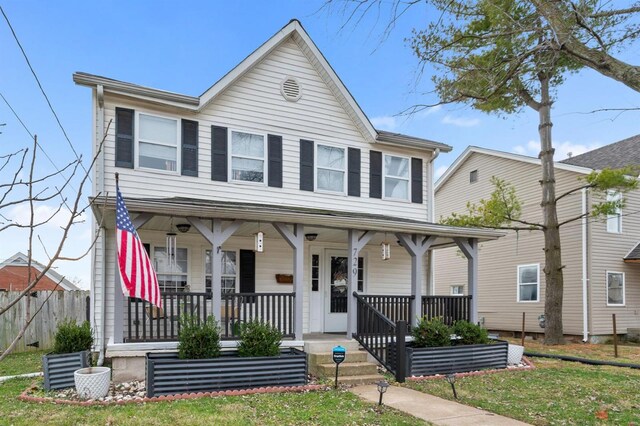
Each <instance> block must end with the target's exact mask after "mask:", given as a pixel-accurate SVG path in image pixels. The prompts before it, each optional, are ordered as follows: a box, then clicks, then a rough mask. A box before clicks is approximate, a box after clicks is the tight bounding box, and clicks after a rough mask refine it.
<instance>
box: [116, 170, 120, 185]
mask: <svg viewBox="0 0 640 426" xmlns="http://www.w3.org/2000/svg"><path fill="white" fill-rule="evenodd" d="M119 183H120V173H118V172H116V186H118V185H119Z"/></svg>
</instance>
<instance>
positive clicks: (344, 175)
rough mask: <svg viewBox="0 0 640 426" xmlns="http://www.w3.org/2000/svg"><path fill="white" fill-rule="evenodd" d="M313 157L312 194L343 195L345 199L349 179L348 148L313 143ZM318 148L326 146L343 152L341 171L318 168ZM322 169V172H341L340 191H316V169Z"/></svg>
mask: <svg viewBox="0 0 640 426" xmlns="http://www.w3.org/2000/svg"><path fill="white" fill-rule="evenodd" d="M313 145H314V146H313V155H314V161H313V191H314V192H318V193H321V194H332V195H336V194H337V195H344V196H345V197H346V196H347V185H348V177H349V158H348V156H347V155H348V149H347V148H348V147H346V146H340V145H336V144H331V143H324V142H323V143H319V142H315V143H314V144H313ZM320 146H326V147H330V148H337V149H341V150H342V151H343V152H344V166H343V169H342V170H341V169H338V168H332V167H324V166H318V148H319V147H320ZM319 168H320V169H323V170H331V171H334V172H342V191H332V190H330V189H318V169H319Z"/></svg>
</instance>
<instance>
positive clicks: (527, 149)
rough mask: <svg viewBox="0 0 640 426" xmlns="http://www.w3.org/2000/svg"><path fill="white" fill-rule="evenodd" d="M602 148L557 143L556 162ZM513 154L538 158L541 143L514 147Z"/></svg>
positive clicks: (590, 145)
mask: <svg viewBox="0 0 640 426" xmlns="http://www.w3.org/2000/svg"><path fill="white" fill-rule="evenodd" d="M601 146H602V144H601V143H598V142H595V143H591V144H580V143H573V142H571V141H564V142H556V143H554V146H553V147H554V148H555V150H556V152H555V155H554V159H555V160H556V161H560V160H564V159H566V158H569V156H576V155H580V154H584V153H585V152H587V151H591V150H594V149H596V148H600V147H601ZM513 152H515V153H516V154H522V155H530V156H532V157H537V156H538V154H539V153H540V142H539V141H535V140H530V141H529V142H527V143H526V145H516V146H514V147H513Z"/></svg>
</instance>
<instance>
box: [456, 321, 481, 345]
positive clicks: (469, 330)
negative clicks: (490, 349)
mask: <svg viewBox="0 0 640 426" xmlns="http://www.w3.org/2000/svg"><path fill="white" fill-rule="evenodd" d="M451 331H452V332H453V334H455V335H456V336H458V343H460V344H462V345H481V344H487V343H489V341H490V340H489V332H488V331H487V330H486V329H484V328H482V327H480V326H479V325H477V324H473V323H471V322H469V321H462V320H461V321H456V322H455V323H453V328H452V330H451Z"/></svg>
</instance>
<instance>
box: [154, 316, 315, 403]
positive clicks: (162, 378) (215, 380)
mask: <svg viewBox="0 0 640 426" xmlns="http://www.w3.org/2000/svg"><path fill="white" fill-rule="evenodd" d="M180 321H181V327H180V337H179V342H178V352H174V353H148V354H147V372H146V385H147V396H148V397H153V396H157V395H172V394H177V393H185V392H214V391H221V390H232V389H249V388H258V387H264V386H296V385H305V384H307V356H306V354H305V353H304V352H302V351H298V350H296V349H293V348H291V349H285V350H283V349H281V348H280V342H281V339H282V334H281V333H280V331H278V330H277V329H276V328H274V327H272V326H271V325H269V324H266V323H262V322H257V321H249V322H247V323H244V324H242V325H241V326H240V340H239V342H238V347H237V349H236V350H230V351H224V352H223V351H221V348H220V336H219V332H218V326H217V323H216V321H215V320H214V319H213V318H212V317H210V318H208V319H207V320H206V321H201V320H199V319H198V318H194V317H184V318H182V319H181V320H180Z"/></svg>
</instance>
